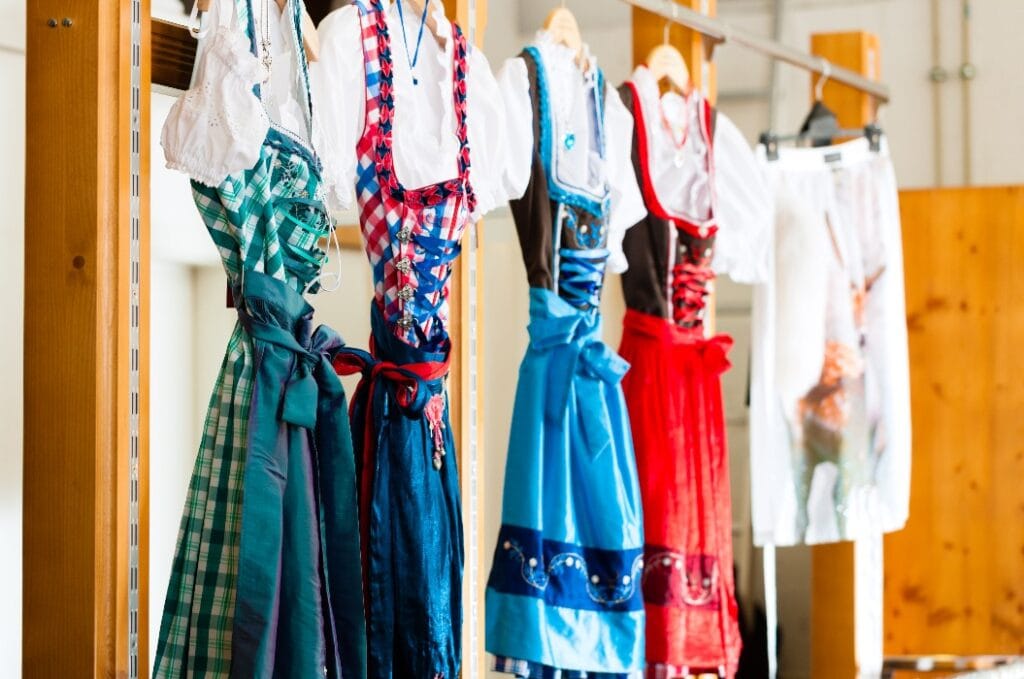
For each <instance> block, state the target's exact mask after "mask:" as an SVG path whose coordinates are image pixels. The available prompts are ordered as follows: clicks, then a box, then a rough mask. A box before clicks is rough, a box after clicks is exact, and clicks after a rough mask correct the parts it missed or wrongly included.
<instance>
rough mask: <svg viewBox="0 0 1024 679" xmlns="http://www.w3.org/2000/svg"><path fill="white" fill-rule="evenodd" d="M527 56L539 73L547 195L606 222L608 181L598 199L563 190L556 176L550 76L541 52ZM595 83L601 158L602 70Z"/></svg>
mask: <svg viewBox="0 0 1024 679" xmlns="http://www.w3.org/2000/svg"><path fill="white" fill-rule="evenodd" d="M523 54H524V55H528V56H529V57H530V59H532V60H533V62H534V64H535V66H536V73H537V104H538V108H539V113H540V115H539V120H538V123H539V125H538V126H539V128H540V157H541V162H542V163H543V165H544V171H545V173H546V174H547V177H548V192H549V193H550V194H551V198H553V199H554V200H555V201H556V202H559V203H564V204H566V205H571V206H573V207H577V208H579V209H581V210H586V211H587V212H589V213H590V214H592V215H593V216H594V217H597V218H598V219H600V220H602V221H604V219H605V218H606V216H607V214H608V213H609V211H610V209H609V204H610V197H609V194H610V190H609V188H608V183H607V180H605V190H604V196H597V195H594V194H591V193H590V192H588V191H586V190H585V189H583V188H581V187H571V188H570V187H567V186H563V185H562V184H561V183H560V182H559V180H558V176H557V171H556V170H555V168H554V164H553V163H554V162H555V160H556V158H555V153H556V151H555V147H554V140H553V132H552V130H551V126H552V122H551V120H552V119H551V103H550V97H551V93H550V90H549V89H548V76H547V71H546V69H545V66H544V60H543V58H542V57H541V54H540V50H538V49H537V48H536V47H533V46H529V47H527V48H526V49H525V50H524V51H523ZM595 78H596V81H597V82H596V83H595V86H594V109H595V111H596V116H595V117H596V119H597V120H596V123H597V137H598V150H599V152H600V155H601V158H602V159H603V158H604V157H605V138H604V96H603V95H604V89H605V81H604V72H603V71H601V70H600V69H598V70H597V74H596V75H595Z"/></svg>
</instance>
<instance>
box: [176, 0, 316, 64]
mask: <svg viewBox="0 0 1024 679" xmlns="http://www.w3.org/2000/svg"><path fill="white" fill-rule="evenodd" d="M231 1H232V2H234V1H235V0H231ZM275 1H276V2H277V6H278V8H279V9H280V10H281V11H282V12H284V8H285V5H287V4H288V0H275ZM212 2H213V0H196V7H197V8H198V9H199V11H200V12H209V11H210V4H211V3H212ZM193 35H196V31H193ZM302 46H303V48H304V49H305V50H306V59H307V60H308V61H317V60H318V59H319V58H320V39H319V38H318V37H317V33H316V24H314V23H313V18H312V17H311V16H309V12H308V11H307V10H306V8H305V6H303V8H302Z"/></svg>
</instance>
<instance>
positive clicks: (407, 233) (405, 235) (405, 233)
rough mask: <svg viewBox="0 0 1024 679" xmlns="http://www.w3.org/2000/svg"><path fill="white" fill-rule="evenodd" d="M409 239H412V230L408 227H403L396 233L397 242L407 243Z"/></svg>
mask: <svg viewBox="0 0 1024 679" xmlns="http://www.w3.org/2000/svg"><path fill="white" fill-rule="evenodd" d="M410 238H412V229H411V228H409V227H408V226H403V227H402V230H401V231H399V232H398V240H400V241H402V242H403V243H408V242H409V239H410Z"/></svg>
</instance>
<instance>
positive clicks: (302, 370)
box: [238, 308, 344, 430]
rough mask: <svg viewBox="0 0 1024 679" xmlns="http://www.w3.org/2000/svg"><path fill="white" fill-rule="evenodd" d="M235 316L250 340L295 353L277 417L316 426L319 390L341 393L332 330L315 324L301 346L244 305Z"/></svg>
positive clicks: (331, 393)
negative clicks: (332, 357)
mask: <svg viewBox="0 0 1024 679" xmlns="http://www.w3.org/2000/svg"><path fill="white" fill-rule="evenodd" d="M238 316H239V318H240V319H241V321H242V325H243V327H245V330H246V332H247V333H249V337H251V338H252V339H253V340H256V341H260V342H266V343H267V344H272V345H274V346H277V347H280V348H282V349H285V350H286V351H289V352H291V353H292V354H293V355H294V356H295V364H294V366H293V368H292V375H291V379H290V380H289V381H288V383H287V384H286V385H285V391H284V399H283V401H282V405H281V412H280V413H279V418H280V419H281V420H282V421H284V422H287V423H288V424H293V425H295V426H297V427H304V428H306V429H310V430H312V429H315V428H316V420H317V403H318V402H319V400H320V397H321V393H322V394H323V395H324V396H328V397H335V396H340V395H342V394H343V393H344V392H343V390H342V388H341V384H340V383H339V382H338V380H337V379H336V378H335V374H334V369H333V368H332V366H331V361H330V358H329V353H330V349H331V348H332V347H333V346H334V345H336V344H338V342H337V341H336V336H335V335H334V333H333V332H332V331H328V330H326V329H325V328H323V327H320V328H317V330H316V332H315V333H313V336H312V337H311V338H310V342H309V346H308V347H304V346H302V344H300V343H299V341H298V340H297V339H296V338H295V336H294V335H293V334H291V333H290V332H288V331H287V330H285V329H284V328H282V327H280V326H277V325H273V324H270V323H266V322H264V321H260V320H257V319H256V318H254V317H253V316H251V315H249V314H248V313H247V312H246V311H245V310H244V309H241V308H240V309H238Z"/></svg>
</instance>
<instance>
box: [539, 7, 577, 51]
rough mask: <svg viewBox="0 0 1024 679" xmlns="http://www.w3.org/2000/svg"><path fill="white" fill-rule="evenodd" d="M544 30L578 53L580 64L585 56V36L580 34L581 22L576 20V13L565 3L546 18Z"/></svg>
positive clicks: (557, 41)
mask: <svg viewBox="0 0 1024 679" xmlns="http://www.w3.org/2000/svg"><path fill="white" fill-rule="evenodd" d="M544 30H545V31H547V32H548V34H550V35H551V37H552V38H553V39H554V41H555V42H556V43H558V44H560V45H565V46H566V47H568V48H569V49H571V50H572V51H573V54H575V55H576V63H577V64H578V65H580V66H582V65H583V64H581V63H580V61H581V60H582V58H583V36H582V35H581V34H580V24H579V22H578V21H576V17H575V15H573V13H572V12H571V11H569V10H568V9H567V8H566V6H565V3H564V2H563V3H562V6H561V7H556V8H554V9H553V10H551V13H550V14H548V18H547V19H545V20H544Z"/></svg>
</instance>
